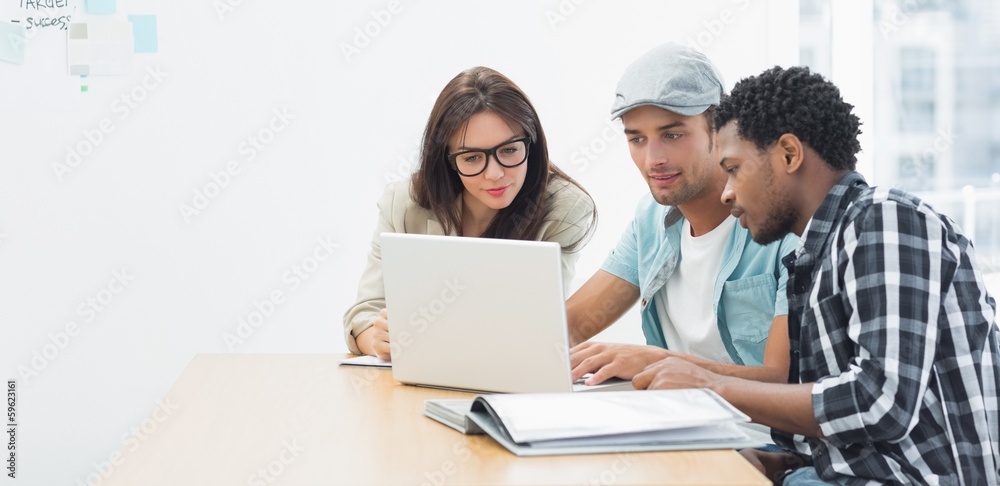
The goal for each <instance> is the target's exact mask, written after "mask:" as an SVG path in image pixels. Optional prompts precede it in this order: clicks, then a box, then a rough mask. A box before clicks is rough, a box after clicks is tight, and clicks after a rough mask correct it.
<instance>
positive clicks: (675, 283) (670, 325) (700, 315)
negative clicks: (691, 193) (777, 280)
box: [656, 216, 737, 364]
mask: <svg viewBox="0 0 1000 486" xmlns="http://www.w3.org/2000/svg"><path fill="white" fill-rule="evenodd" d="M736 224H737V221H736V218H733V217H732V216H730V217H728V218H726V219H725V220H724V221H722V223H721V224H719V226H716V227H715V229H713V230H712V231H709V232H708V233H705V234H704V235H701V236H698V237H694V236H691V224H690V223H688V221H687V220H686V219H685V220H684V223H683V225H684V226H683V227H682V228H681V249H680V262H678V264H677V268H675V269H674V273H673V275H671V276H670V278H669V279H668V280H667V283H666V285H664V286H663V288H661V289H660V291H659V292H658V295H657V298H656V312H657V314H658V315H659V317H660V325H661V326H662V327H663V337H664V338H665V339H666V342H667V347H668V348H669V349H671V350H673V351H678V352H681V353H686V354H690V355H693V356H697V357H699V358H704V359H707V360H711V361H715V362H718V363H729V364H731V363H733V359H732V358H731V357H730V356H729V353H728V352H727V351H726V347H725V345H724V344H723V343H722V336H721V335H720V334H719V325H718V317H717V316H716V313H715V311H716V309H715V308H716V305H715V299H713V298H712V295H713V294H714V292H715V281H716V280H717V279H718V275H719V267H720V266H721V265H722V252H723V250H725V247H726V242H727V241H728V240H729V237H730V235H731V234H732V232H733V229H734V228H735V225H736Z"/></svg>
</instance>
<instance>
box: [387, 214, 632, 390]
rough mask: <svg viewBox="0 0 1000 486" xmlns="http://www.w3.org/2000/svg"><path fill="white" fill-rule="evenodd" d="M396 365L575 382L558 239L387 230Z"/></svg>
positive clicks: (615, 385)
mask: <svg viewBox="0 0 1000 486" xmlns="http://www.w3.org/2000/svg"><path fill="white" fill-rule="evenodd" d="M381 241H382V273H383V278H384V285H385V300H386V309H388V313H389V341H390V343H391V345H392V374H393V377H394V378H395V379H396V380H397V381H399V382H401V383H407V384H413V385H423V386H432V387H439V388H454V389H461V390H474V391H485V392H505V393H528V392H569V391H589V390H596V389H601V390H610V389H619V390H620V389H632V386H631V382H628V381H624V380H616V381H615V382H611V383H607V384H601V385H597V386H590V387H588V386H585V385H582V384H577V385H574V384H573V383H572V382H571V375H570V361H569V348H568V343H569V340H568V336H567V325H566V302H565V301H566V299H565V296H564V295H563V283H562V264H561V259H560V252H561V249H560V247H559V244H558V243H554V242H539V241H519V240H501V239H490V238H463V237H455V236H428V235H409V234H399V233H382V234H381Z"/></svg>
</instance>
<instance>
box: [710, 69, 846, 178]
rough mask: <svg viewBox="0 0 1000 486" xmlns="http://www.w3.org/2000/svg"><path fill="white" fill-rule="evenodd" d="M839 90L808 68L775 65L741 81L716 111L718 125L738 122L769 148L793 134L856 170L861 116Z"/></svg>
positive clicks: (744, 133) (833, 162)
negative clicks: (857, 114)
mask: <svg viewBox="0 0 1000 486" xmlns="http://www.w3.org/2000/svg"><path fill="white" fill-rule="evenodd" d="M852 108H854V105H851V104H850V103H846V102H845V101H844V100H843V98H841V97H840V90H839V89H837V86H835V85H834V84H833V83H831V82H829V81H827V80H825V79H823V76H821V75H819V74H813V73H810V72H809V68H807V67H790V68H787V69H784V68H781V67H779V66H775V67H773V68H771V69H768V70H767V71H764V72H763V73H761V74H759V75H757V76H750V77H748V78H745V79H743V80H741V81H740V82H738V83H736V86H735V87H734V88H733V91H732V92H731V93H730V94H729V96H728V97H726V98H725V99H723V100H722V102H721V103H720V105H719V109H718V110H716V112H715V126H716V127H718V128H722V127H723V126H725V125H726V124H727V123H729V122H730V121H733V120H735V121H736V122H737V123H738V124H739V130H738V133H739V135H740V137H742V138H743V139H745V140H747V141H750V142H753V143H754V145H756V146H757V148H758V149H760V150H762V151H763V150H765V149H767V148H768V147H770V146H771V145H773V144H774V142H777V141H778V138H779V137H781V136H782V135H784V134H786V133H791V134H792V135H795V136H796V137H798V138H799V140H801V141H802V142H803V143H805V144H807V145H809V146H810V147H812V149H813V150H815V151H816V152H817V153H818V154H819V156H820V157H822V158H823V160H825V161H826V163H827V164H829V165H830V166H831V167H833V168H834V169H837V170H844V169H846V170H854V168H855V166H856V165H857V162H858V159H857V156H856V154H857V153H858V152H860V151H861V143H860V142H858V135H859V134H860V133H861V129H860V127H861V120H860V119H859V118H858V117H857V116H855V115H853V114H852V113H851V109H852Z"/></svg>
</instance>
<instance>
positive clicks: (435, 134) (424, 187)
mask: <svg viewBox="0 0 1000 486" xmlns="http://www.w3.org/2000/svg"><path fill="white" fill-rule="evenodd" d="M483 112H488V113H493V114H495V115H497V116H499V117H500V118H502V119H503V120H504V121H505V122H507V124H508V125H509V126H510V127H511V128H512V129H513V128H514V127H518V128H519V129H520V130H521V131H523V132H524V135H525V136H527V137H531V141H530V145H529V147H528V161H527V164H528V165H527V174H526V176H525V178H524V184H523V186H522V187H521V190H520V191H519V192H518V193H517V196H515V197H514V201H513V202H511V204H510V206H507V207H506V208H504V209H501V210H500V211H498V212H497V215H496V216H495V217H494V218H493V221H491V222H490V224H489V226H488V227H487V228H486V231H485V232H483V234H482V237H484V238H504V239H512V240H533V239H535V238H536V235H537V234H538V230H539V228H540V227H541V225H542V223H543V221H544V220H545V216H546V214H547V213H548V211H549V206H550V203H551V202H550V201H548V200H547V199H546V187H547V186H548V183H549V181H550V180H551V179H553V178H561V179H564V180H566V181H568V182H569V183H571V184H573V185H575V186H576V187H579V188H580V190H582V191H583V192H584V193H587V191H586V190H584V189H583V187H581V186H580V184H578V183H577V182H576V181H574V180H573V179H572V178H571V177H570V176H568V175H566V173H564V172H563V171H562V170H560V169H559V168H558V167H556V166H555V165H553V164H552V163H551V162H550V161H549V150H548V145H547V144H546V142H545V132H543V131H542V124H541V122H539V120H538V113H537V112H536V111H535V107H534V106H532V105H531V102H530V101H528V97H527V96H526V95H525V94H524V92H522V91H521V89H520V88H518V87H517V85H515V84H514V82H512V81H511V80H509V79H507V77H506V76H504V75H502V74H500V73H498V72H497V71H494V70H493V69H490V68H487V67H481V66H480V67H474V68H471V69H467V70H465V71H462V72H461V73H459V75H458V76H455V77H454V78H453V79H452V80H451V81H450V82H449V83H448V85H447V86H445V87H444V89H443V90H442V91H441V94H440V95H439V96H438V98H437V101H435V102H434V108H433V109H432V110H431V115H430V117H429V118H428V120H427V127H426V128H425V129H424V137H423V144H422V147H421V150H420V166H419V167H418V169H417V172H416V173H415V174H414V175H413V178H412V184H411V187H410V191H411V193H412V196H413V199H414V200H415V201H416V202H417V204H419V205H420V207H422V208H424V209H429V210H430V211H432V212H433V213H434V214H435V215H436V216H437V218H438V220H439V221H441V224H442V226H443V227H444V231H445V233H450V232H451V231H452V230H454V231H455V232H456V233H458V234H461V233H462V215H461V214H459V212H458V208H457V207H456V205H455V201H456V199H457V198H458V197H459V196H460V195H461V194H462V191H463V190H464V187H465V186H463V185H462V180H461V179H460V177H461V176H459V175H458V172H456V171H454V170H452V168H451V166H450V164H449V162H448V159H447V157H448V141H449V139H450V138H451V137H452V136H453V135H454V134H455V133H456V132H458V131H459V130H460V129H462V127H463V126H464V125H465V124H466V123H467V122H468V121H469V118H472V116H473V115H476V114H478V113H483ZM587 195H588V197H589V194H587ZM596 218H597V213H596V210H595V212H594V218H592V220H591V225H590V226H591V229H593V227H594V221H595V220H596ZM589 233H590V232H589V231H588V233H587V234H585V235H584V237H583V238H581V240H583V239H585V238H586V237H587V236H589ZM579 243H580V241H576V242H573V243H572V244H571V245H569V246H567V247H565V248H564V249H563V250H564V251H572V250H573V249H575V248H576V247H577V246H578V244H579Z"/></svg>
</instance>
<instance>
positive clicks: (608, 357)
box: [569, 342, 668, 386]
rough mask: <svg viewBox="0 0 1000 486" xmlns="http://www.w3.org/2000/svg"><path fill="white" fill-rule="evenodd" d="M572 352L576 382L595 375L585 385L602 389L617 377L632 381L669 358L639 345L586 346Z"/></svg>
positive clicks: (571, 361)
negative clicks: (647, 368) (601, 385)
mask: <svg viewBox="0 0 1000 486" xmlns="http://www.w3.org/2000/svg"><path fill="white" fill-rule="evenodd" d="M569 351H570V366H572V367H573V381H574V382H575V381H576V380H578V379H580V378H581V377H582V376H583V375H585V374H587V373H593V375H591V376H590V378H587V380H586V381H584V384H585V385H588V386H593V385H599V384H601V383H603V382H604V381H605V380H607V379H608V378H614V377H617V378H622V379H625V380H631V379H632V377H634V376H635V375H636V374H638V373H639V372H641V371H642V370H644V369H645V368H646V367H647V366H649V365H651V364H653V363H655V362H657V361H659V360H661V359H664V358H666V357H667V356H668V352H667V350H666V349H663V348H659V347H656V346H645V345H637V344H612V343H591V342H586V343H582V344H578V345H576V346H573V348H572V349H570V350H569Z"/></svg>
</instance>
